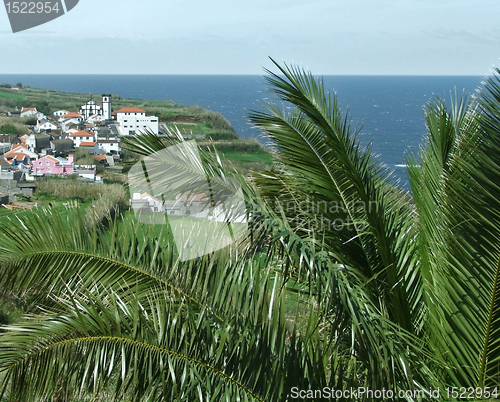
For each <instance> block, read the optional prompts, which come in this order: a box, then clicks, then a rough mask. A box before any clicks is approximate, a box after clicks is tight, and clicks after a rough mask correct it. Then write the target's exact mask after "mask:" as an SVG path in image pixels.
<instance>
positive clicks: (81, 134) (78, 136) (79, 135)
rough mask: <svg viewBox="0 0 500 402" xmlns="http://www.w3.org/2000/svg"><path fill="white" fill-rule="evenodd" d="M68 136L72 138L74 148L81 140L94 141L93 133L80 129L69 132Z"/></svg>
mask: <svg viewBox="0 0 500 402" xmlns="http://www.w3.org/2000/svg"><path fill="white" fill-rule="evenodd" d="M69 138H70V139H72V140H73V142H74V144H75V148H78V147H79V146H80V144H81V143H82V142H95V133H89V132H87V131H83V130H80V131H77V132H76V133H73V134H70V135H69Z"/></svg>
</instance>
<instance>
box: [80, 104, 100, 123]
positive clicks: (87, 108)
mask: <svg viewBox="0 0 500 402" xmlns="http://www.w3.org/2000/svg"><path fill="white" fill-rule="evenodd" d="M80 114H81V115H83V117H84V119H85V120H87V119H88V118H89V117H90V116H94V115H99V116H101V115H102V106H101V105H100V104H98V103H96V102H94V101H93V100H89V101H88V102H87V103H86V104H85V105H82V106H81V107H80Z"/></svg>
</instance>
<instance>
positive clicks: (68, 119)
mask: <svg viewBox="0 0 500 402" xmlns="http://www.w3.org/2000/svg"><path fill="white" fill-rule="evenodd" d="M9 116H18V117H21V118H23V117H28V118H29V117H31V118H36V122H37V123H36V125H35V126H32V128H31V130H32V132H31V133H30V134H25V135H22V136H19V135H5V134H4V135H0V167H1V176H0V179H2V180H6V179H7V180H8V179H10V180H16V181H24V180H28V181H29V180H33V179H34V178H35V177H40V176H46V175H52V176H54V175H68V174H77V175H78V176H79V177H82V178H85V179H87V180H91V181H101V180H102V176H100V175H97V174H96V166H97V165H99V164H100V165H104V166H106V165H107V166H113V165H114V163H115V161H116V160H117V159H118V158H119V154H120V151H121V149H120V137H121V136H128V135H136V134H141V133H144V132H152V133H155V134H158V129H159V125H158V118H157V117H156V116H147V115H146V112H145V111H144V110H142V109H139V108H136V107H125V108H122V109H120V110H117V111H113V109H112V96H111V95H110V94H106V95H102V102H99V103H98V102H95V101H93V100H89V101H88V102H86V103H85V104H84V105H82V106H81V107H80V110H79V112H72V111H68V110H58V111H56V112H54V113H53V116H45V115H44V114H43V113H40V112H38V111H37V110H36V108H29V107H23V108H22V109H21V111H19V112H10V113H9ZM78 149H82V150H85V151H86V152H88V154H89V155H93V156H94V159H95V163H94V164H92V165H88V164H87V165H83V166H79V165H76V164H75V161H74V158H73V153H74V152H75V151H76V150H78Z"/></svg>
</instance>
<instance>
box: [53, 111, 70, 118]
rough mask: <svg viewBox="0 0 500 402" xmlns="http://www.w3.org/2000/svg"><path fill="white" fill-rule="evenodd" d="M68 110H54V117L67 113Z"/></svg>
mask: <svg viewBox="0 0 500 402" xmlns="http://www.w3.org/2000/svg"><path fill="white" fill-rule="evenodd" d="M68 113H69V111H68V110H58V111H57V112H54V117H61V116H62V115H65V114H68Z"/></svg>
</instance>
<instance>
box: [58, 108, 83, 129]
mask: <svg viewBox="0 0 500 402" xmlns="http://www.w3.org/2000/svg"><path fill="white" fill-rule="evenodd" d="M59 121H60V122H61V129H62V131H63V132H66V131H67V130H68V129H69V126H70V125H72V124H76V125H78V124H80V123H81V122H82V121H83V116H82V115H81V114H79V113H75V112H69V113H66V114H64V115H62V116H61V117H59Z"/></svg>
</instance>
